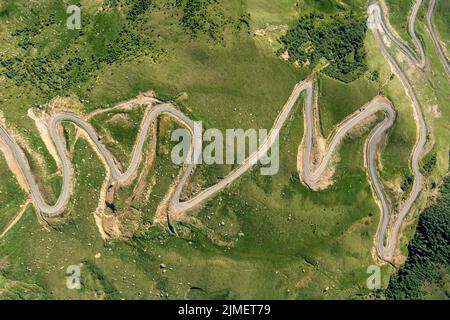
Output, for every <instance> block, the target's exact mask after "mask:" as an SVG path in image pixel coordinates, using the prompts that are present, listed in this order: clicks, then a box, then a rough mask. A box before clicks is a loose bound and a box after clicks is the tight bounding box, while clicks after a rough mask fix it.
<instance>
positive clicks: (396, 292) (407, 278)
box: [385, 175, 450, 300]
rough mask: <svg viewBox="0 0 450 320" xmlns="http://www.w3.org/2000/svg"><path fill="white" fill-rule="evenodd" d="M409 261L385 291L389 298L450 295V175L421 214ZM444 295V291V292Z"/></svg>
mask: <svg viewBox="0 0 450 320" xmlns="http://www.w3.org/2000/svg"><path fill="white" fill-rule="evenodd" d="M408 250H409V256H408V259H407V260H406V263H405V265H404V266H403V267H402V268H401V269H400V270H399V271H398V272H397V274H396V275H395V276H393V277H392V278H391V280H390V282H389V286H388V288H387V289H386V291H385V295H386V297H387V298H388V299H396V300H398V299H424V298H427V297H431V298H433V297H434V296H435V293H436V292H441V293H443V295H445V296H446V297H447V298H449V293H450V292H449V287H448V286H449V274H450V176H449V175H447V176H446V177H445V178H444V181H443V184H442V185H441V187H440V196H439V197H438V199H437V200H436V202H435V203H434V204H432V205H431V206H430V207H428V208H427V209H425V210H424V212H423V213H422V214H421V215H420V218H419V222H418V224H417V228H416V234H415V235H414V237H413V239H412V240H411V242H410V244H409V246H408ZM441 296H442V294H441Z"/></svg>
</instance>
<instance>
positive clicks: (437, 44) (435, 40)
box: [427, 0, 450, 74]
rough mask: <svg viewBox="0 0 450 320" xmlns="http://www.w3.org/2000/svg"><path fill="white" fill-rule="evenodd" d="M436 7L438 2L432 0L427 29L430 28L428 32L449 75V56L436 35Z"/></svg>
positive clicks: (428, 12) (429, 7)
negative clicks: (434, 19) (434, 15)
mask: <svg viewBox="0 0 450 320" xmlns="http://www.w3.org/2000/svg"><path fill="white" fill-rule="evenodd" d="M435 7H436V0H430V4H429V6H428V11H427V28H428V32H430V35H431V38H432V39H433V43H434V46H435V47H436V50H437V52H438V54H439V58H440V59H441V61H442V64H443V65H444V68H445V70H446V71H447V74H450V65H449V63H448V59H447V56H446V55H445V53H444V50H443V49H442V46H441V44H440V42H439V40H438V38H437V36H436V33H435V32H434V27H433V14H434V9H435Z"/></svg>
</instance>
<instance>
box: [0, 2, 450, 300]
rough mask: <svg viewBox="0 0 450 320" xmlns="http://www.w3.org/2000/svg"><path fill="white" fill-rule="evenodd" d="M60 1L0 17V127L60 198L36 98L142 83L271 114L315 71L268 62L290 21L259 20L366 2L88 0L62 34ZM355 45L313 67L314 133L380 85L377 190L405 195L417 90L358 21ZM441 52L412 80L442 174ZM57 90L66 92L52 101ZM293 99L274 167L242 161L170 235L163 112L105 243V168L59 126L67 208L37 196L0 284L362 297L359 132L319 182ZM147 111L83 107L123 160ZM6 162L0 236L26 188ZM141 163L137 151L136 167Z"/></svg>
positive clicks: (107, 102) (232, 120)
mask: <svg viewBox="0 0 450 320" xmlns="http://www.w3.org/2000/svg"><path fill="white" fill-rule="evenodd" d="M441 2H442V1H441ZM69 3H72V2H71V1H58V2H55V1H40V2H39V4H37V5H36V6H34V7H33V8H30V5H29V1H25V0H23V1H22V0H20V1H12V0H11V1H10V0H7V1H3V2H2V3H1V4H0V22H1V23H2V27H3V26H4V27H3V28H2V29H0V37H1V39H2V40H3V41H2V44H1V50H0V72H1V75H0V82H1V84H2V85H1V86H0V110H1V111H2V112H3V114H4V116H5V118H6V122H7V125H8V128H10V129H11V130H13V131H14V133H15V134H16V135H17V136H18V137H20V138H21V139H22V140H21V141H22V142H21V144H22V146H23V147H24V148H25V147H26V154H27V156H28V157H29V159H30V162H31V167H32V171H33V173H34V174H35V176H36V177H37V180H38V183H39V186H40V188H41V189H42V191H43V192H44V194H45V196H46V198H48V200H49V201H50V202H52V201H54V200H55V199H56V197H57V196H58V195H59V189H60V184H61V177H60V176H59V173H58V168H57V165H56V162H55V160H54V159H53V158H52V157H51V155H50V154H49V152H48V151H47V149H46V148H45V145H44V143H43V141H42V140H41V139H40V138H39V133H38V131H37V129H36V127H35V125H34V123H33V120H31V119H30V118H29V117H28V116H27V111H28V109H29V108H32V107H33V108H34V109H35V110H36V109H37V108H36V105H43V106H41V107H40V108H43V109H46V110H50V109H51V107H52V106H54V107H57V108H61V109H64V110H70V111H72V112H75V113H77V114H80V115H86V114H88V113H89V112H91V111H94V110H97V109H99V108H106V107H108V106H111V105H113V104H115V103H117V102H121V101H125V100H127V99H130V98H133V97H135V96H136V95H137V94H139V93H140V92H144V91H145V92H146V91H149V90H153V91H154V92H155V94H156V95H157V96H158V97H159V98H161V99H162V100H171V101H174V102H175V103H176V104H177V105H178V106H179V107H180V108H181V109H182V110H183V111H184V112H185V113H187V114H188V115H189V116H190V117H192V118H193V119H196V120H201V121H203V124H204V127H205V128H219V129H222V130H224V129H227V128H243V129H247V128H256V129H258V128H270V127H271V125H272V123H273V121H274V119H275V118H276V116H277V114H278V112H279V110H280V109H281V107H282V106H283V104H284V103H285V101H286V99H287V98H288V96H289V94H290V93H291V90H292V88H293V87H294V85H295V83H297V82H299V81H301V80H303V79H305V78H306V77H307V76H308V75H309V74H311V72H312V67H313V66H312V65H311V66H306V65H305V66H302V67H296V66H295V65H294V64H292V63H290V62H286V61H283V60H282V59H280V58H279V56H278V54H277V52H276V51H277V49H278V48H280V47H281V43H280V42H279V41H278V40H279V38H280V37H281V36H282V35H283V34H284V33H285V32H286V28H284V27H282V28H279V29H277V28H275V29H276V30H275V31H267V33H266V34H265V35H264V36H257V35H255V34H254V32H255V31H256V30H258V29H264V28H267V27H270V26H274V25H279V24H283V25H284V24H286V25H288V27H291V28H295V26H296V25H297V23H298V20H299V17H300V16H301V15H303V14H309V13H312V12H320V13H322V14H324V15H325V16H328V15H334V14H336V13H338V12H342V11H349V10H353V11H355V14H356V15H357V16H358V17H360V18H361V19H363V17H364V14H365V11H366V5H367V1H362V0H358V1H356V0H351V1H350V0H348V1H332V0H326V1H325V0H324V1H315V0H298V1H294V0H283V1H277V2H274V1H269V0H267V1H266V0H260V1H254V0H247V1H237V0H236V1H213V0H181V1H180V0H171V1H163V0H153V1H146V0H116V1H113V0H109V1H87V0H82V1H80V3H81V10H82V17H83V21H82V29H81V30H67V29H66V28H65V19H66V17H67V15H66V13H65V8H66V6H67V5H68V4H69ZM30 10H33V11H31V13H30ZM193 10H194V11H195V12H197V13H198V14H193ZM21 17H22V18H21ZM23 17H27V18H26V19H25V18H23ZM436 18H437V19H439V18H438V16H436ZM393 23H394V22H393ZM269 29H270V28H269ZM421 30H423V28H421ZM425 39H426V41H427V47H430V42H429V39H428V38H426V36H425ZM359 44H360V45H362V46H363V48H364V50H365V52H366V54H367V59H366V63H367V70H365V69H362V70H360V72H358V73H356V76H355V77H354V81H351V82H349V83H344V82H341V81H339V80H337V79H334V78H332V77H330V74H329V73H326V72H319V73H318V74H317V90H318V95H319V96H318V98H319V111H320V117H321V119H320V123H321V127H322V131H323V133H324V135H328V134H329V133H330V132H332V130H333V127H334V126H335V125H336V124H337V123H338V122H340V121H341V120H342V119H343V118H345V117H346V116H347V115H348V114H349V113H351V112H353V111H355V110H357V109H358V108H359V107H361V106H362V105H363V104H364V103H366V102H367V101H369V100H370V99H372V98H373V97H374V96H375V95H377V94H378V93H381V94H384V95H386V96H387V97H388V98H389V99H391V100H392V102H393V104H394V105H395V107H396V109H397V110H398V115H399V116H398V120H397V122H396V124H395V126H394V128H393V129H392V130H391V132H389V138H388V139H387V141H386V144H385V147H384V148H383V150H382V152H381V155H382V158H381V165H382V166H383V172H382V174H381V178H382V179H383V181H384V182H385V184H386V186H387V189H388V192H390V193H392V196H394V197H395V196H397V197H400V198H401V196H402V195H396V194H395V192H394V191H395V189H398V188H399V186H400V185H401V183H402V182H403V181H404V180H405V179H406V178H407V177H408V175H410V169H409V154H410V151H411V149H412V146H413V145H414V135H415V124H414V120H413V116H412V111H411V106H410V101H409V99H408V98H407V97H406V96H405V94H404V91H403V89H402V87H401V83H400V82H399V80H398V78H396V77H393V76H392V75H391V71H390V69H389V66H388V65H387V64H386V62H385V60H384V58H383V57H382V56H381V54H380V50H379V49H378V48H377V46H376V43H375V41H374V39H373V37H372V35H371V34H370V33H366V35H365V36H364V41H363V43H362V44H361V43H359ZM437 61H438V60H437V56H436V55H435V54H434V53H432V64H433V68H434V69H433V70H434V71H433V74H426V77H424V78H420V79H417V82H415V84H416V83H419V84H422V85H423V84H424V83H425V85H423V88H424V89H423V90H422V91H420V99H421V101H424V102H425V104H424V105H425V106H424V109H425V112H426V115H427V120H429V121H430V123H431V124H432V127H430V128H432V129H430V131H431V133H432V135H433V137H434V140H435V146H434V147H433V154H436V163H435V164H434V165H433V169H431V170H430V173H429V176H430V179H435V180H436V181H439V180H440V177H441V176H442V175H443V173H445V172H447V171H448V169H447V167H446V166H447V164H448V148H447V147H446V141H448V139H447V138H448V132H447V131H446V125H447V124H446V120H445V119H448V117H447V116H448V110H447V109H448V108H447V109H446V108H444V106H445V103H446V100H445V99H446V93H445V88H446V87H445V77H443V76H442V74H441V73H442V72H441V71H442V70H440V69H439V68H441V67H440V65H438V62H437ZM327 74H328V75H327ZM375 75H377V76H375ZM57 96H62V97H63V98H64V99H59V100H57V101H59V104H56V105H55V100H53V103H49V102H50V101H51V100H52V99H53V98H55V97H57ZM432 104H439V106H440V107H439V110H440V112H441V113H442V117H441V118H433V117H432V116H431V113H430V112H429V111H428V110H429V106H430V105H432ZM302 106H303V101H301V100H299V102H298V104H297V106H296V109H295V111H294V113H293V114H292V116H291V118H290V119H289V121H288V123H287V126H286V128H284V129H283V131H282V133H281V151H280V155H281V159H280V172H279V173H278V174H277V175H275V176H270V177H263V176H260V175H259V170H258V168H255V169H254V170H252V171H250V172H248V173H247V174H246V175H245V176H244V177H242V179H240V180H239V181H238V182H237V183H235V184H233V185H232V186H231V187H230V188H227V189H226V190H225V191H224V192H222V193H220V194H219V195H217V196H216V197H215V198H213V199H211V200H210V201H208V202H207V203H206V204H205V205H204V206H203V207H202V208H200V209H198V210H196V211H194V212H190V213H189V219H186V220H183V221H180V222H174V226H173V227H174V228H175V229H176V230H177V232H178V234H177V235H176V236H175V235H173V233H171V232H169V231H168V230H167V228H166V226H162V225H160V224H154V223H153V217H154V214H155V211H156V208H157V207H158V205H159V203H160V201H161V199H162V198H163V197H164V195H165V194H166V193H167V190H168V189H169V188H170V185H171V183H172V181H173V177H174V176H175V175H176V174H177V173H178V170H179V169H180V168H179V167H178V166H175V165H173V164H172V163H171V161H170V157H169V152H170V150H171V147H172V146H173V144H172V142H170V139H169V138H170V133H171V132H172V130H174V129H175V128H177V127H178V126H179V125H178V124H176V123H173V122H172V121H170V120H169V119H167V118H165V117H163V118H161V119H159V120H158V122H157V124H156V129H157V133H156V134H157V137H158V143H157V147H156V157H155V162H154V163H153V165H152V166H151V168H149V169H148V172H146V174H144V175H143V176H144V177H143V180H144V182H145V188H144V189H142V190H141V191H140V192H138V193H137V194H136V192H135V187H136V186H137V184H138V183H136V181H135V182H134V183H133V184H132V185H129V186H125V187H122V188H118V189H117V190H116V193H115V199H114V201H115V204H116V206H117V213H116V214H115V215H113V214H112V213H111V212H110V211H106V215H107V216H108V217H107V218H108V219H107V221H108V223H109V224H110V225H109V227H110V231H111V230H112V229H114V227H117V228H118V230H119V231H120V232H119V235H116V236H115V237H113V238H111V239H109V240H107V241H104V240H103V239H102V238H101V235H100V233H99V228H98V227H97V225H96V224H97V223H98V220H96V219H95V215H94V211H95V210H96V209H97V206H98V205H99V194H100V188H101V185H102V183H103V179H104V177H105V172H104V168H103V166H102V162H101V161H100V160H99V159H98V158H97V155H96V153H95V152H94V151H93V150H92V149H91V147H90V145H89V144H88V142H87V141H86V140H84V139H83V138H82V137H78V138H77V139H75V138H76V137H77V136H76V134H75V129H74V128H73V127H72V126H71V125H69V124H65V125H64V135H65V136H66V137H67V138H68V139H69V142H68V145H69V146H71V149H72V154H71V156H72V158H73V163H74V169H75V189H74V192H73V195H72V198H71V200H70V203H69V207H68V209H67V210H66V212H65V213H64V214H63V216H62V217H59V218H57V219H51V220H49V221H48V222H44V221H42V218H41V217H40V216H39V214H38V213H36V212H35V210H34V209H33V207H32V206H30V207H29V208H28V209H27V211H26V212H25V214H24V216H23V218H22V219H21V220H20V221H19V223H18V224H17V225H16V226H15V227H14V228H13V229H12V230H11V232H10V233H8V234H7V236H6V237H5V238H3V239H2V240H0V297H1V298H29V297H31V298H71V299H77V298H89V299H120V298H126V299H131V298H144V299H174V298H190V299H195V298H211V299H214V298H230V299H235V298H276V299H281V298H315V299H331V298H361V297H364V296H366V294H367V293H368V289H367V288H366V278H367V274H366V269H367V267H368V266H369V265H371V264H373V263H374V261H373V259H372V256H371V248H372V244H373V237H374V234H375V231H376V228H377V225H378V221H379V209H378V206H377V205H376V203H375V201H374V199H373V194H372V191H371V189H370V186H369V183H368V181H367V174H366V169H365V168H364V159H363V145H364V141H365V139H366V137H367V134H368V131H367V130H366V131H364V132H363V133H362V134H360V135H356V136H354V137H349V138H346V139H345V141H344V143H343V144H342V145H341V147H340V148H339V150H338V157H337V160H339V161H337V162H335V163H334V164H333V167H334V169H335V176H334V180H335V183H334V184H333V185H332V186H331V187H330V188H328V189H326V190H324V191H321V192H312V191H311V190H309V189H307V188H306V187H304V186H303V185H302V184H301V183H300V181H299V180H298V175H297V173H296V156H297V148H298V144H299V142H300V141H301V138H302V134H303V111H302ZM142 115H143V108H137V109H134V110H133V111H130V110H128V111H124V112H122V111H121V112H115V111H114V112H105V113H102V114H101V115H98V116H96V117H94V118H93V119H92V121H91V122H92V124H93V126H94V127H95V128H96V130H98V131H99V133H100V134H101V135H102V136H104V137H105V141H106V142H107V146H108V148H109V149H110V150H111V152H112V153H113V155H114V156H115V157H116V158H117V159H118V161H119V162H121V163H123V164H126V163H127V162H128V161H129V154H130V151H131V150H132V147H133V143H134V140H135V137H136V134H137V128H138V126H136V125H135V123H137V124H139V123H140V121H141V119H142ZM149 143H150V142H147V144H149ZM147 146H148V145H147ZM444 149H445V150H444ZM148 156H149V155H148V153H146V154H145V157H144V158H145V159H146V161H148ZM2 159H3V158H2V157H0V173H1V180H2V181H4V180H5V181H7V183H2V184H1V185H0V191H1V193H0V208H4V209H0V232H1V228H4V226H6V225H7V223H8V221H10V219H11V217H13V216H14V215H15V214H16V213H17V211H18V209H19V206H20V205H21V204H22V203H23V201H24V200H25V197H26V195H25V193H24V192H22V191H21V190H20V188H19V187H18V185H17V184H16V183H15V180H14V177H13V176H12V174H11V173H10V172H9V170H8V169H7V166H6V164H5V163H4V161H3V160H2ZM144 170H146V169H145V162H142V163H141V165H140V168H139V174H141V173H142V172H145V171H144ZM229 170H230V168H229V167H225V166H217V167H208V168H205V167H199V168H198V170H197V171H196V173H195V175H196V176H195V177H194V181H202V182H204V183H205V184H206V185H207V184H208V183H211V181H214V179H217V176H223V175H225V174H226V173H227V172H228V171H229ZM195 179H197V180H195ZM243 190H244V191H245V192H243ZM394 199H397V198H394ZM100 204H101V205H102V203H100ZM112 231H114V230H112ZM405 238H406V239H408V236H406V237H405ZM161 264H164V265H165V266H166V267H165V268H161ZM70 265H80V266H81V272H82V281H83V282H82V289H81V290H79V291H77V290H68V289H67V288H66V285H65V284H66V282H65V281H66V279H65V276H66V275H65V270H66V268H67V267H68V266H70ZM392 271H393V268H392V267H390V266H385V267H383V268H382V275H383V284H384V285H385V286H386V285H387V283H388V278H389V275H390V273H391V272H392Z"/></svg>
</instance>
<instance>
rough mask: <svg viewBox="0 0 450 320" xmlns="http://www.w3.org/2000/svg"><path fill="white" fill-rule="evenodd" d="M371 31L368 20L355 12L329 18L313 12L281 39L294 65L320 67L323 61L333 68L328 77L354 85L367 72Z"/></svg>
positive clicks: (301, 19)
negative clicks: (366, 45)
mask: <svg viewBox="0 0 450 320" xmlns="http://www.w3.org/2000/svg"><path fill="white" fill-rule="evenodd" d="M366 31H367V25H366V18H365V17H364V16H363V15H360V14H356V13H354V12H353V11H348V12H344V13H337V14H335V15H332V16H326V15H324V14H322V13H314V12H313V13H310V14H308V15H304V16H302V17H301V18H300V19H299V21H298V23H297V24H296V25H295V26H294V27H292V28H289V30H288V32H287V33H286V35H284V36H282V37H281V38H280V42H281V44H282V48H281V49H280V50H279V51H278V54H281V53H283V52H285V51H288V52H289V60H290V61H291V62H295V61H297V62H299V63H301V64H309V65H310V66H312V67H314V66H316V65H317V64H318V63H319V61H320V60H321V59H322V58H325V59H326V60H327V61H328V62H329V65H328V67H326V68H325V69H324V70H323V72H324V73H326V74H327V75H329V76H331V77H333V78H335V79H338V80H341V81H344V82H351V81H353V80H355V79H357V78H358V77H360V76H361V75H362V74H363V73H364V72H365V71H366V70H367V65H366V52H365V50H364V38H365V34H366Z"/></svg>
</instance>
